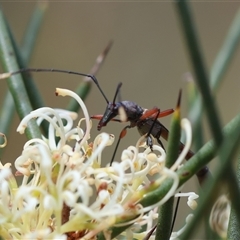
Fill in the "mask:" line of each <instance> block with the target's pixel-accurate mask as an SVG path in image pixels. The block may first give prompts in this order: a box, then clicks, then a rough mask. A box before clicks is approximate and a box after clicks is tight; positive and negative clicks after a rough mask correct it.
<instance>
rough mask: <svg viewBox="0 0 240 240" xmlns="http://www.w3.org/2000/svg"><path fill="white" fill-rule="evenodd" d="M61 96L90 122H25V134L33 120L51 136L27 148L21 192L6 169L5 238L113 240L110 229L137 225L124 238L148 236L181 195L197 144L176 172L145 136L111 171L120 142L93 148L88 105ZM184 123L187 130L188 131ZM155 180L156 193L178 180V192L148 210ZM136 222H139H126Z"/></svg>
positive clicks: (53, 115) (52, 113)
mask: <svg viewBox="0 0 240 240" xmlns="http://www.w3.org/2000/svg"><path fill="white" fill-rule="evenodd" d="M56 92H57V94H58V95H62V96H71V97H73V98H75V99H76V101H78V102H79V104H80V106H81V109H82V111H83V115H84V118H82V119H81V120H80V121H79V123H78V125H77V126H76V127H74V120H75V119H77V115H76V114H75V113H72V112H69V111H66V110H61V109H52V108H49V107H48V108H46V107H44V108H40V109H37V110H35V111H33V112H31V113H30V114H29V115H28V116H26V117H25V118H24V119H23V120H22V121H21V123H20V124H19V127H18V129H17V131H18V132H20V133H23V132H24V131H25V129H26V127H27V124H28V121H29V120H31V119H32V118H34V119H36V121H37V123H38V124H41V123H42V121H43V120H45V121H47V122H48V123H49V130H48V136H43V137H42V139H31V140H29V141H28V142H26V144H25V145H24V147H23V151H22V154H21V155H20V156H19V157H18V158H17V159H16V161H15V167H16V169H17V172H16V175H17V176H19V175H21V176H22V182H21V183H20V184H19V185H18V184H17V181H16V179H15V177H14V176H13V174H12V172H11V170H10V168H9V167H10V165H4V166H3V165H2V164H1V165H0V166H1V171H0V198H1V201H0V233H1V234H0V235H1V236H2V237H3V238H4V239H67V238H68V237H69V238H70V239H80V238H82V239H95V238H96V235H97V234H98V233H99V232H101V231H103V232H104V234H105V235H106V236H110V235H111V232H109V231H108V229H109V228H110V227H112V226H114V225H116V226H122V225H127V224H129V223H134V224H133V225H132V226H131V227H130V228H129V229H128V230H127V231H126V232H124V233H123V234H122V235H125V236H127V238H128V239H130V238H133V237H137V238H141V236H144V235H146V234H147V232H148V231H149V230H150V229H151V228H152V227H153V224H154V222H153V221H154V220H155V219H156V218H157V217H158V214H157V211H156V208H157V207H158V206H160V205H161V204H163V203H164V202H166V201H167V200H168V199H169V198H170V197H172V196H174V194H175V193H176V191H177V187H178V183H179V179H178V176H177V174H176V172H175V170H176V169H177V168H178V167H179V166H180V164H181V163H182V161H183V159H184V154H186V153H187V152H188V150H189V145H190V144H189V143H188V144H187V145H186V147H185V149H184V150H183V153H182V155H181V156H180V157H179V159H178V160H177V162H176V164H174V166H173V167H172V168H171V169H168V168H166V167H165V158H166V154H165V152H164V150H163V149H162V148H161V147H160V146H157V145H154V146H153V150H154V153H153V152H151V151H150V149H149V148H147V149H144V150H143V151H140V147H139V146H140V143H141V142H142V140H143V138H144V136H143V137H141V138H140V139H139V141H138V142H137V144H136V146H135V147H134V146H130V147H128V148H127V149H125V150H124V151H123V153H122V156H121V162H119V163H118V162H114V163H113V164H112V166H111V167H110V166H107V167H104V166H102V163H101V158H102V152H103V150H104V149H105V147H106V146H109V145H111V144H112V143H113V141H114V136H113V135H111V134H107V133H101V134H99V135H98V136H97V137H96V138H95V139H94V140H93V142H90V130H91V120H90V118H89V115H88V111H87V109H86V106H85V105H84V103H83V102H82V100H81V99H80V98H79V96H77V95H76V94H75V93H74V92H71V91H69V90H65V89H57V90H56ZM184 121H185V122H184V123H183V125H184V126H185V127H184V128H188V126H189V124H188V123H186V120H184ZM83 123H85V124H84V127H81V126H82V124H83ZM186 126H187V127H186ZM83 129H84V130H83ZM187 135H188V134H187ZM187 139H188V142H191V138H190V140H189V137H187ZM154 178H155V179H156V180H155V181H154V187H155V188H157V187H159V186H160V185H161V184H162V182H163V181H164V180H165V179H167V178H171V179H173V185H172V187H171V189H170V191H169V192H168V193H167V194H166V196H165V197H164V198H163V199H162V200H161V201H160V202H158V203H156V204H154V205H152V206H148V207H145V208H143V207H142V206H141V205H140V204H138V202H139V201H140V200H141V198H142V197H143V196H144V195H145V194H146V193H148V192H149V191H151V188H152V185H151V184H150V183H151V182H152V179H154ZM149 186H150V187H149ZM133 216H138V218H137V219H134V220H131V221H126V219H128V217H129V218H130V219H131V218H133ZM120 222H122V223H121V224H120ZM144 226H146V229H145V230H144V231H142V232H141V233H139V229H142V228H143V227H144Z"/></svg>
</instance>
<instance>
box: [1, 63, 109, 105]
mask: <svg viewBox="0 0 240 240" xmlns="http://www.w3.org/2000/svg"><path fill="white" fill-rule="evenodd" d="M24 72H57V73H66V74H73V75H80V76H83V77H89V78H91V79H92V81H93V82H94V83H95V84H96V86H97V87H98V89H99V91H100V92H101V94H102V95H103V97H104V99H105V100H106V102H107V103H109V101H108V99H107V97H106V95H105V94H104V92H103V90H102V89H101V87H100V85H99V83H98V80H97V78H96V77H95V76H94V75H91V74H86V73H80V72H75V71H69V70H61V69H54V68H22V69H19V70H17V71H14V72H9V73H2V74H0V79H5V78H9V77H11V76H12V75H16V74H19V73H24Z"/></svg>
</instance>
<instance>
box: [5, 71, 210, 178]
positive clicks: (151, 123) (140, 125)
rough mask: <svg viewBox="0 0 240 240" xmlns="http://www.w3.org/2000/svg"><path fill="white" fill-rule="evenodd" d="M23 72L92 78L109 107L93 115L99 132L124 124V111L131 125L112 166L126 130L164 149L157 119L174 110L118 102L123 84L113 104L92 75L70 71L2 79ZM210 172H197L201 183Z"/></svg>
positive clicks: (163, 129)
mask: <svg viewBox="0 0 240 240" xmlns="http://www.w3.org/2000/svg"><path fill="white" fill-rule="evenodd" d="M23 72H58V73H66V74H73V75H79V76H83V77H89V78H91V79H92V81H93V82H94V83H95V85H96V86H97V88H98V89H99V91H100V92H101V94H102V96H103V97H104V99H105V101H106V102H107V107H106V110H105V112H104V114H103V115H93V116H92V117H91V118H93V119H98V120H99V123H98V126H97V129H98V130H101V128H102V127H104V126H106V125H107V123H108V122H109V121H116V122H122V121H121V120H120V119H116V118H115V117H116V116H117V115H119V111H120V109H123V110H124V111H123V112H124V114H125V121H129V122H130V125H128V126H126V127H124V128H123V130H122V131H121V133H120V136H119V139H118V142H117V145H116V148H115V151H114V154H113V158H112V160H111V162H110V165H111V164H112V161H113V159H114V156H115V153H116V150H117V147H118V145H119V142H120V140H121V139H122V138H123V137H124V136H125V135H126V130H127V129H128V128H133V127H137V129H138V132H139V133H140V135H145V134H148V136H149V135H150V134H151V135H152V136H153V137H154V138H156V139H157V141H158V143H159V144H160V145H161V146H162V147H163V145H162V142H161V140H160V137H162V138H164V139H165V140H168V135H169V131H168V129H167V128H166V127H164V125H163V124H161V123H160V121H158V120H157V118H161V117H165V116H167V115H169V114H171V113H173V111H174V110H173V109H167V110H165V111H162V112H161V111H160V109H158V108H156V107H154V108H152V109H144V108H142V107H141V106H139V105H138V104H137V103H135V102H132V101H120V102H116V98H117V95H118V93H119V90H120V88H121V86H122V83H119V84H118V86H117V89H116V92H115V95H114V98H113V102H109V100H108V99H107V97H106V95H105V94H104V92H103V90H102V89H101V87H100V85H99V83H98V80H97V78H96V77H95V76H94V75H91V74H85V73H81V72H76V71H69V70H61V69H52V68H22V69H19V70H17V71H14V72H10V73H3V74H1V75H0V79H4V78H8V77H10V76H12V75H15V74H19V73H23ZM147 144H148V145H149V146H150V147H151V145H152V143H151V138H149V137H147ZM183 147H184V144H183V143H181V142H180V150H182V149H183ZM193 155H194V153H193V152H192V151H191V150H190V151H189V152H188V154H187V156H186V159H187V160H188V159H189V158H191V157H192V156H193ZM208 172H209V170H208V167H207V166H205V167H204V168H202V169H200V170H199V171H198V172H197V176H198V179H199V182H200V183H201V182H202V181H203V180H204V179H205V178H206V174H207V173H208Z"/></svg>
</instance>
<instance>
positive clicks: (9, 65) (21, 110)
mask: <svg viewBox="0 0 240 240" xmlns="http://www.w3.org/2000/svg"><path fill="white" fill-rule="evenodd" d="M0 31H1V34H0V57H1V61H2V65H3V68H4V71H6V72H12V71H16V70H17V69H19V66H18V64H17V60H16V56H15V53H14V48H13V46H12V43H11V39H10V36H9V34H8V29H7V24H6V22H5V18H4V16H3V13H2V11H0ZM7 83H8V86H9V89H10V92H11V94H12V96H13V99H14V103H15V106H16V109H17V112H18V115H19V117H20V118H21V119H22V118H23V117H24V116H26V115H27V114H29V113H30V112H31V111H32V108H31V104H30V101H29V99H28V97H27V92H26V89H25V86H24V83H23V80H22V78H21V76H20V75H15V76H12V77H11V78H9V79H7ZM26 134H27V137H28V138H29V139H30V138H36V137H38V138H41V132H40V130H39V128H38V126H37V124H36V122H35V121H34V120H31V121H30V122H29V125H28V129H27V131H26Z"/></svg>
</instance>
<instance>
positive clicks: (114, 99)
mask: <svg viewBox="0 0 240 240" xmlns="http://www.w3.org/2000/svg"><path fill="white" fill-rule="evenodd" d="M121 86H122V83H121V82H120V83H119V84H118V85H117V89H116V92H115V95H114V98H113V103H115V101H116V98H117V95H118V93H119V90H120V88H121Z"/></svg>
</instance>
